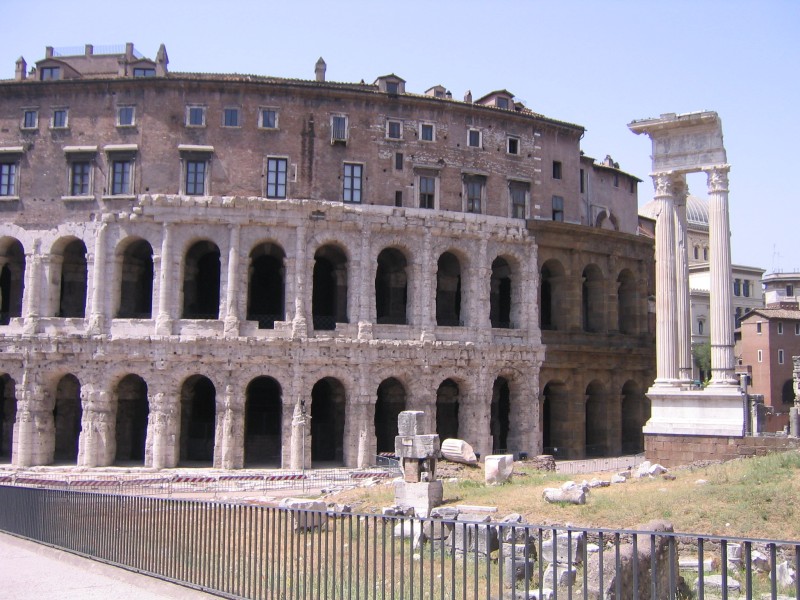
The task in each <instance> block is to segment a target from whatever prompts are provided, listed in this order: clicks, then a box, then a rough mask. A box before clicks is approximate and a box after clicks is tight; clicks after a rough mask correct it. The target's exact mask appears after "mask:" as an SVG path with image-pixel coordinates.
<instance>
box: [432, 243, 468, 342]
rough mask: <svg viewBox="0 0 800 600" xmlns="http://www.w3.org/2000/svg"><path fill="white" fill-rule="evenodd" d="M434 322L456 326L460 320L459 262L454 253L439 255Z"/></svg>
mask: <svg viewBox="0 0 800 600" xmlns="http://www.w3.org/2000/svg"><path fill="white" fill-rule="evenodd" d="M436 324H437V325H439V326H449V327H457V326H459V325H462V322H461V263H460V262H459V260H458V258H457V257H456V255H455V254H453V253H451V252H445V253H444V254H442V255H441V256H440V257H439V262H438V267H437V271H436Z"/></svg>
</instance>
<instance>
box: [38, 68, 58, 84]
mask: <svg viewBox="0 0 800 600" xmlns="http://www.w3.org/2000/svg"><path fill="white" fill-rule="evenodd" d="M39 73H40V74H41V75H40V79H41V80H42V81H50V80H53V79H61V68H60V67H42V68H41V70H40V71H39Z"/></svg>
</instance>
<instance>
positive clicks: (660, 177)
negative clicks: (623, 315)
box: [652, 173, 678, 386]
mask: <svg viewBox="0 0 800 600" xmlns="http://www.w3.org/2000/svg"><path fill="white" fill-rule="evenodd" d="M652 178H653V184H654V185H655V190H656V193H655V201H656V202H657V204H658V216H657V217H656V381H655V384H654V385H656V386H658V385H662V386H663V385H674V384H675V382H676V381H677V379H678V352H677V342H678V328H677V302H676V297H677V283H676V278H675V203H674V201H673V197H672V176H671V173H654V174H653V175H652Z"/></svg>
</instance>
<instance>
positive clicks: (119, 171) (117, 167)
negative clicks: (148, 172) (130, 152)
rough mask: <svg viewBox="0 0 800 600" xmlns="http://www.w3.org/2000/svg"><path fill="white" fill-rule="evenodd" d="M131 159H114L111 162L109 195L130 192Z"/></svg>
mask: <svg viewBox="0 0 800 600" xmlns="http://www.w3.org/2000/svg"><path fill="white" fill-rule="evenodd" d="M132 171H133V161H132V160H115V161H113V162H112V163H111V195H112V196H128V195H130V194H131V190H132V187H131V172H132Z"/></svg>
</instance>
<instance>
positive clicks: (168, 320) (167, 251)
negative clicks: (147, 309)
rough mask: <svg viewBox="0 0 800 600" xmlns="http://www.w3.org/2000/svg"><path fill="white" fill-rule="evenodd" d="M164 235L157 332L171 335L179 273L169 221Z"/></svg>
mask: <svg viewBox="0 0 800 600" xmlns="http://www.w3.org/2000/svg"><path fill="white" fill-rule="evenodd" d="M162 229H163V237H162V239H161V260H160V268H159V270H158V281H159V287H158V316H157V317H156V334H157V335H171V334H172V322H173V319H174V316H173V314H172V311H173V307H172V302H173V294H174V293H173V287H174V285H175V279H176V278H177V275H178V274H177V273H176V272H175V271H174V269H173V266H174V265H173V258H172V253H173V248H172V229H171V225H170V224H169V223H164V225H163V228H162Z"/></svg>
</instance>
